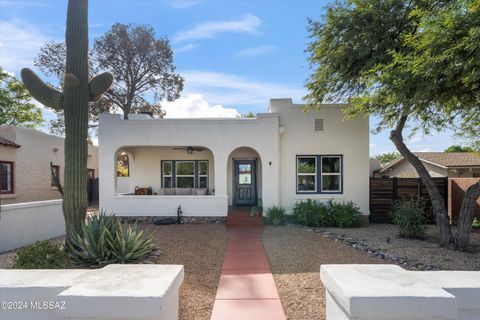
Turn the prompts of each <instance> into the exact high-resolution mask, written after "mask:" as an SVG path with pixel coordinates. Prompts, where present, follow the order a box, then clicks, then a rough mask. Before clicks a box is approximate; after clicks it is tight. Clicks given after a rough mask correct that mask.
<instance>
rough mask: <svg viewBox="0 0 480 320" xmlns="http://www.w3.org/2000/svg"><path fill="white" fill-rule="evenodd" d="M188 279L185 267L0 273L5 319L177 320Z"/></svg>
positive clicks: (1, 314) (1, 313) (121, 266)
mask: <svg viewBox="0 0 480 320" xmlns="http://www.w3.org/2000/svg"><path fill="white" fill-rule="evenodd" d="M183 278H184V270H183V266H182V265H147V264H143V265H142V264H130V265H128V264H111V265H108V266H106V267H104V268H102V269H90V270H86V269H83V270H82V269H76V270H68V269H67V270H0V297H1V298H2V309H0V318H1V319H15V320H72V319H76V320H80V319H89V320H177V319H178V314H179V312H178V311H179V294H178V293H179V289H180V286H181V284H182V282H183ZM44 302H45V303H46V305H44ZM19 305H20V307H21V308H20V307H19Z"/></svg>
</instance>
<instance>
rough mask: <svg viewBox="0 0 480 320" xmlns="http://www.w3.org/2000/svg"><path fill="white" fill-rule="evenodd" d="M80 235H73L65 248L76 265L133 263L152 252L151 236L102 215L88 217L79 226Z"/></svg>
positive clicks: (93, 265) (109, 216)
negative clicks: (80, 229) (80, 226)
mask: <svg viewBox="0 0 480 320" xmlns="http://www.w3.org/2000/svg"><path fill="white" fill-rule="evenodd" d="M82 233H83V236H82V235H80V234H77V233H74V234H73V235H72V240H71V243H70V244H69V246H68V252H69V255H70V258H71V259H72V261H73V263H74V264H75V265H77V266H82V267H102V266H105V265H107V264H111V263H135V262H139V261H141V260H143V259H144V258H145V257H146V256H147V255H148V253H150V252H151V251H152V250H153V241H152V236H146V235H145V234H144V233H143V231H139V230H138V229H137V226H136V225H134V226H129V225H128V224H127V223H126V222H125V223H124V224H122V222H121V221H120V219H118V218H117V217H115V216H114V215H107V214H105V213H104V212H102V213H101V214H100V215H98V216H92V217H89V218H88V219H87V221H86V222H85V223H84V224H83V225H82Z"/></svg>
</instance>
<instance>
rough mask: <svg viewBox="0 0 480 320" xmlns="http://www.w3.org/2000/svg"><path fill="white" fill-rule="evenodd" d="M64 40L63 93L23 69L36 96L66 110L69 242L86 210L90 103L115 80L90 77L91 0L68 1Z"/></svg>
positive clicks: (65, 205) (65, 212)
mask: <svg viewBox="0 0 480 320" xmlns="http://www.w3.org/2000/svg"><path fill="white" fill-rule="evenodd" d="M65 42H66V48H67V52H66V70H65V71H66V73H65V78H64V81H63V92H60V91H58V90H56V89H54V88H52V87H51V86H49V85H47V84H46V83H45V82H43V81H42V80H41V79H40V78H39V77H38V76H37V75H36V74H35V73H34V72H33V71H32V70H30V69H28V68H24V69H22V72H21V75H22V80H23V83H24V84H25V87H26V88H27V89H28V91H29V92H30V93H31V94H32V96H33V97H34V98H35V99H37V100H38V101H39V102H41V103H42V104H44V105H46V106H48V107H50V108H53V109H55V110H63V113H64V117H65V118H64V119H65V170H64V173H65V179H64V184H65V185H64V188H63V189H64V190H63V191H64V193H63V204H62V207H63V215H64V216H65V226H66V242H67V243H68V242H69V241H70V239H71V234H72V233H77V234H78V233H81V231H82V222H83V221H84V220H85V215H86V212H87V177H88V175H87V158H88V157H87V155H88V149H87V148H88V145H87V137H88V113H89V110H88V103H89V101H97V100H98V99H100V97H101V96H102V94H103V93H104V92H106V91H107V90H108V89H109V88H110V86H111V84H112V82H113V76H112V75H111V74H110V73H108V72H105V73H102V74H100V75H98V76H96V77H93V78H92V79H89V74H88V65H89V62H88V0H69V1H68V9H67V26H66V34H65Z"/></svg>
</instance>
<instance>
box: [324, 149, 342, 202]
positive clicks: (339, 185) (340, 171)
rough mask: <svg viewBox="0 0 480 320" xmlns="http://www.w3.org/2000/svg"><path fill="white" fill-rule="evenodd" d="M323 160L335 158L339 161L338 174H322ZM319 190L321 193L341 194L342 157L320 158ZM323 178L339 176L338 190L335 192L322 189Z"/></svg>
mask: <svg viewBox="0 0 480 320" xmlns="http://www.w3.org/2000/svg"><path fill="white" fill-rule="evenodd" d="M323 158H337V159H338V161H339V164H340V165H339V172H338V173H337V172H328V173H324V172H323ZM320 167H321V168H320V190H321V192H325V193H327V192H341V191H342V169H343V168H342V157H341V156H320ZM323 176H339V179H338V189H337V190H324V189H323Z"/></svg>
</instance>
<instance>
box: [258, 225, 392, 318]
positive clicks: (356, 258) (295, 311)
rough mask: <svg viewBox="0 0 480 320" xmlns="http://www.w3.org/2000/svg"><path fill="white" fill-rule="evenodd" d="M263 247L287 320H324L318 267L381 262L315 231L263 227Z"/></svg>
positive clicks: (323, 289) (323, 296)
mask: <svg viewBox="0 0 480 320" xmlns="http://www.w3.org/2000/svg"><path fill="white" fill-rule="evenodd" d="M263 245H264V247H265V252H266V254H267V257H268V260H269V262H270V268H271V270H272V273H273V277H274V279H275V283H276V285H277V289H278V293H279V294H280V299H281V300H282V304H283V308H284V310H285V313H286V316H287V319H289V320H308V319H325V288H324V286H323V284H322V282H321V281H320V266H321V265H322V264H345V263H368V264H375V263H384V262H383V261H381V260H380V259H374V258H371V257H368V256H367V255H365V254H364V253H361V252H359V251H356V250H354V249H352V248H349V247H347V246H345V245H342V244H340V243H338V242H335V241H332V240H330V239H326V238H324V237H322V236H320V235H318V234H316V233H315V232H312V231H307V230H305V229H300V228H297V227H290V226H282V227H274V226H265V229H264V233H263Z"/></svg>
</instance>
